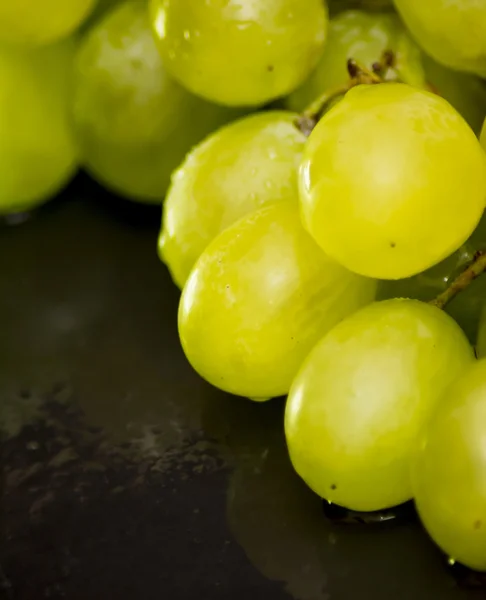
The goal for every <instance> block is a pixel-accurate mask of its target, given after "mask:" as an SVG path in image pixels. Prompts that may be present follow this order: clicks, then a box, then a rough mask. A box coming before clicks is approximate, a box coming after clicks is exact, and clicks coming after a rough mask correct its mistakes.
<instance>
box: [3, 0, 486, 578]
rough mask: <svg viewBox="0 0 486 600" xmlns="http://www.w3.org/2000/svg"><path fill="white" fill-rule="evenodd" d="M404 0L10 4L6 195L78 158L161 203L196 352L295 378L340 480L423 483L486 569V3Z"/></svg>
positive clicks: (67, 171) (325, 459)
mask: <svg viewBox="0 0 486 600" xmlns="http://www.w3.org/2000/svg"><path fill="white" fill-rule="evenodd" d="M394 3H395V8H396V9H397V12H395V11H394V10H393V6H392V3H391V2H382V1H380V0H369V1H368V2H346V1H341V2H339V1H338V0H334V1H333V2H332V3H331V6H330V7H329V8H330V9H331V10H330V12H328V7H327V6H326V5H325V2H324V1H323V0H206V1H203V0H151V2H149V3H147V2H145V1H144V0H129V1H118V0H107V1H106V2H105V3H103V2H100V3H99V4H98V5H97V6H95V2H94V0H76V1H71V2H69V3H65V2H60V1H59V0H48V1H47V8H46V2H44V3H42V12H41V14H38V12H37V11H38V10H40V9H39V8H38V3H37V2H36V1H35V0H19V1H18V2H17V3H7V4H5V7H4V8H1V7H0V74H2V75H3V77H2V83H3V87H2V88H1V91H0V128H1V132H2V136H1V137H0V139H1V142H0V176H1V177H0V213H4V214H8V213H15V212H18V211H23V210H28V209H30V208H32V207H33V206H35V205H37V204H40V203H42V202H45V201H46V200H48V199H49V198H51V197H53V196H54V195H55V194H56V193H57V192H58V191H59V190H60V189H61V188H62V187H63V186H64V185H65V184H66V183H67V181H69V179H70V178H71V177H72V175H73V174H74V172H75V170H76V168H77V166H78V165H81V166H82V167H84V168H85V169H86V170H87V171H88V172H89V173H90V174H91V175H92V176H93V177H94V178H95V179H97V180H98V181H99V182H100V183H101V184H103V185H105V186H106V187H107V188H109V189H110V190H112V191H114V192H115V193H117V194H119V195H120V196H124V197H126V198H129V199H131V200H134V201H139V202H142V203H156V204H162V206H163V209H162V210H163V219H162V227H161V231H160V236H159V240H158V253H159V256H160V258H161V259H162V261H163V262H164V263H165V264H166V266H167V268H168V269H169V271H170V273H171V275H172V278H173V280H174V282H175V283H176V285H177V286H179V287H180V288H181V290H182V295H181V301H180V308H179V316H178V319H179V333H180V339H181V344H182V346H183V349H184V351H185V354H186V356H187V358H188V360H189V362H190V363H191V364H192V365H193V367H194V369H195V370H196V371H197V372H198V373H199V374H200V375H201V376H202V377H203V378H205V379H206V380H207V381H208V382H210V383H211V384H213V385H214V386H216V387H218V388H220V389H222V390H224V391H226V392H228V393H230V394H235V395H239V396H244V397H247V398H250V399H252V400H254V401H259V402H262V401H266V400H269V399H270V398H273V397H276V396H288V398H287V401H286V409H285V434H286V439H287V444H288V449H289V454H290V458H291V461H292V464H293V466H294V467H295V470H296V471H297V473H298V474H299V475H300V476H301V477H302V478H303V479H304V481H305V482H306V483H307V484H308V485H309V486H310V487H311V488H312V489H313V490H314V491H315V492H316V493H317V494H318V495H320V496H321V497H322V498H323V499H325V500H326V501H328V502H330V503H336V504H338V505H341V506H343V507H346V508H349V509H351V510H354V511H376V510H383V509H387V508H389V507H392V506H395V505H397V504H400V503H402V502H405V501H408V500H410V499H412V498H414V499H415V502H416V506H417V508H418V512H419V514H420V516H421V518H422V520H423V522H424V524H425V527H426V528H427V530H428V531H429V533H430V534H431V536H432V537H433V538H434V540H435V541H436V542H437V543H438V544H439V546H440V547H441V548H442V549H443V550H444V551H445V552H446V553H448V554H449V555H450V556H451V557H452V558H453V559H455V560H458V561H461V562H463V563H464V564H465V565H467V566H469V567H471V568H474V569H479V570H486V452H485V447H486V360H484V361H483V360H480V361H478V360H477V359H476V356H475V352H474V349H473V344H475V343H476V338H477V353H478V355H479V356H486V309H485V308H484V306H485V302H484V298H485V297H486V277H483V278H481V277H480V275H481V273H482V272H483V271H484V270H486V256H485V252H486V221H485V220H484V218H483V212H484V208H485V205H486V154H485V149H486V128H485V129H484V130H483V133H482V134H481V136H480V131H481V127H482V125H483V121H484V118H485V116H486V84H485V82H484V81H483V80H482V79H481V78H483V77H485V76H486V45H485V44H486V3H485V2H483V1H480V0H455V1H452V0H427V2H424V1H423V0H422V1H419V0H394ZM2 6H3V5H2ZM351 8H352V9H353V10H349V9H351ZM365 9H366V10H365ZM329 15H331V17H329ZM479 136H480V139H479ZM478 332H479V333H478ZM468 338H469V339H468Z"/></svg>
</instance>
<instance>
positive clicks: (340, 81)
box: [286, 10, 486, 132]
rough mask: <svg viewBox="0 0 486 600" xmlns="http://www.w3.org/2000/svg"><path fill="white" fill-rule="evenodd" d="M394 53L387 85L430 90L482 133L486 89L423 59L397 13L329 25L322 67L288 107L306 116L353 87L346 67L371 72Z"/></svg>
mask: <svg viewBox="0 0 486 600" xmlns="http://www.w3.org/2000/svg"><path fill="white" fill-rule="evenodd" d="M386 51H391V52H392V53H393V57H394V65H393V67H392V68H391V69H389V70H388V71H387V75H386V79H387V81H390V80H393V79H398V80H400V81H401V82H404V83H408V84H410V85H415V86H417V87H421V88H424V89H428V88H429V87H431V88H433V91H435V92H436V93H438V94H439V95H440V96H442V97H443V98H445V99H446V100H448V101H449V102H450V103H451V104H452V105H453V106H454V108H456V110H458V111H459V112H460V113H461V114H462V116H463V117H464V118H465V119H466V120H467V122H468V123H469V124H470V125H471V127H472V128H473V129H474V131H476V132H478V131H479V129H480V127H481V124H482V122H483V118H484V111H485V107H486V85H485V84H484V82H482V81H481V80H480V79H479V78H477V77H475V76H473V75H469V74H466V73H458V72H456V71H452V70H451V69H447V68H446V67H444V66H442V65H440V64H438V63H437V62H435V61H434V60H433V59H431V58H430V57H428V56H427V55H426V54H425V53H423V52H422V51H421V50H420V49H419V47H418V46H417V44H416V43H415V42H414V41H413V40H412V38H411V37H410V35H409V33H408V32H407V30H406V29H405V27H404V25H403V23H402V22H401V21H400V19H399V18H398V16H397V15H396V14H393V13H374V14H372V13H368V12H364V11H359V10H353V11H347V12H343V13H341V14H339V15H338V16H337V17H334V18H332V19H331V21H330V24H329V35H328V40H327V42H326V47H325V49H324V54H323V55H322V58H321V60H320V61H319V64H318V65H317V67H316V69H315V70H314V71H313V73H312V74H311V76H310V77H309V78H308V79H307V81H306V82H305V83H304V84H303V85H302V86H301V87H300V88H299V89H298V90H296V91H295V92H294V93H293V94H291V95H290V96H289V97H288V99H287V101H286V103H287V106H288V107H289V108H290V109H291V110H295V111H299V112H300V111H302V110H304V109H305V108H306V107H307V106H308V105H309V104H310V103H311V102H312V101H313V100H315V99H316V98H318V97H319V96H320V95H321V94H322V93H324V92H326V91H332V90H334V89H337V88H339V87H342V86H344V85H345V84H346V83H347V82H348V81H349V74H348V71H347V66H346V63H347V61H348V59H350V58H353V59H355V60H357V61H359V63H360V64H364V65H365V66H367V67H368V68H369V69H371V68H372V67H373V64H374V63H376V62H379V61H380V60H382V57H383V54H384V52H386Z"/></svg>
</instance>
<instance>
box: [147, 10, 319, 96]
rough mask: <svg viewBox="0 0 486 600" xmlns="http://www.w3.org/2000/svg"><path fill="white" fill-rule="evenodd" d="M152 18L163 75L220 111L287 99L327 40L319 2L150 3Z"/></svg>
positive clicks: (314, 62)
mask: <svg viewBox="0 0 486 600" xmlns="http://www.w3.org/2000/svg"><path fill="white" fill-rule="evenodd" d="M151 12H152V22H153V27H154V31H155V35H156V38H157V41H158V46H159V48H160V51H161V53H162V56H163V58H164V62H165V64H166V66H167V69H168V71H169V72H170V73H171V74H172V75H173V76H174V77H175V78H176V79H178V80H179V81H180V83H182V84H183V85H184V86H185V87H187V89H189V90H191V91H192V92H194V93H195V94H198V95H200V96H202V97H203V98H207V99H208V100H212V101H214V102H219V103H221V104H228V105H237V106H247V105H249V106H252V105H259V104H264V103H265V102H268V101H270V100H273V99H275V98H278V97H280V96H284V95H286V94H288V93H290V92H291V91H292V90H293V89H295V88H296V87H297V86H298V85H300V84H301V83H302V82H303V81H304V80H305V78H306V77H307V76H308V75H309V73H310V72H311V71H312V69H313V68H314V67H315V66H316V64H317V61H318V60H319V57H320V55H321V53H322V50H323V47H324V42H325V39H326V31H327V9H326V7H325V4H324V2H323V0H305V2H303V1H302V0H265V2H258V1H257V2H255V0H239V1H238V2H221V0H218V1H216V2H202V1H201V0H152V4H151Z"/></svg>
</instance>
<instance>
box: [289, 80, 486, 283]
mask: <svg viewBox="0 0 486 600" xmlns="http://www.w3.org/2000/svg"><path fill="white" fill-rule="evenodd" d="M300 192H301V193H300V199H301V208H302V216H303V221H304V224H305V227H306V228H307V230H308V231H309V232H310V233H311V235H312V236H313V237H314V239H315V240H316V241H317V243H318V244H319V245H320V246H321V247H322V248H323V250H324V251H325V252H326V253H327V254H328V255H329V256H330V257H332V258H334V259H336V260H337V261H339V262H340V263H341V264H343V265H344V266H345V267H347V268H348V269H350V270H352V271H354V272H356V273H360V274H362V275H366V276H369V277H376V278H380V279H400V278H403V277H410V276H412V275H415V274H417V273H420V272H421V271H424V270H425V269H427V268H429V267H431V266H433V265H434V264H437V263H438V262H440V261H441V260H443V259H444V258H446V257H447V256H448V255H449V254H451V253H452V252H454V251H455V250H457V249H458V248H459V247H460V246H461V244H463V243H464V242H465V241H466V240H467V238H468V237H469V236H470V235H471V233H472V232H473V230H474V228H475V227H476V225H477V224H478V222H479V220H480V217H481V215H482V212H483V209H484V205H485V201H486V157H485V155H484V152H483V151H482V150H481V147H480V145H479V143H478V140H477V138H476V137H475V135H474V133H473V132H472V130H471V129H470V128H469V126H468V125H467V123H466V122H465V121H464V120H463V119H462V117H461V116H460V115H459V114H458V113H457V112H456V111H455V110H454V109H453V108H452V107H451V106H450V105H449V104H448V103H447V102H446V101H445V100H443V99H442V98H440V97H439V96H437V95H435V94H431V93H429V92H425V91H423V90H419V89H417V88H413V87H410V86H408V85H404V84H398V83H387V84H382V85H361V86H358V87H355V88H353V89H352V90H351V91H350V92H348V93H347V94H346V96H345V98H344V99H343V100H342V101H341V102H339V103H338V104H337V105H335V106H334V107H333V108H332V109H331V110H330V111H329V112H328V113H327V114H326V115H324V117H323V118H322V119H321V121H320V122H319V123H318V125H317V127H316V128H315V129H314V131H313V132H312V134H311V136H310V138H309V141H308V144H307V146H306V149H305V152H304V160H303V163H302V166H301V169H300Z"/></svg>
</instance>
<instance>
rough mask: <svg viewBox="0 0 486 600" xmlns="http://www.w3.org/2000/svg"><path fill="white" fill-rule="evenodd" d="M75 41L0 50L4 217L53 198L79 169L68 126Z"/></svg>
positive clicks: (0, 168) (0, 185)
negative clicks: (33, 48) (41, 46)
mask: <svg viewBox="0 0 486 600" xmlns="http://www.w3.org/2000/svg"><path fill="white" fill-rule="evenodd" d="M74 51H75V47H74V43H73V41H72V40H68V41H64V42H59V43H57V44H54V45H52V46H47V47H43V48H36V49H35V50H27V49H20V48H19V49H17V48H13V47H6V46H0V81H1V86H0V131H1V136H0V213H3V214H5V213H14V212H19V211H23V210H28V209H30V208H33V207H34V206H36V205H38V204H41V203H43V202H45V201H46V200H49V199H50V198H51V197H52V196H54V195H56V194H57V193H58V192H59V191H60V190H61V188H62V187H63V186H64V185H65V184H66V183H67V182H68V181H69V180H70V179H71V177H72V176H73V175H74V173H75V171H76V168H77V152H76V145H75V141H74V139H73V136H72V134H71V129H70V125H69V91H70V74H71V72H72V65H73V57H74Z"/></svg>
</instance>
